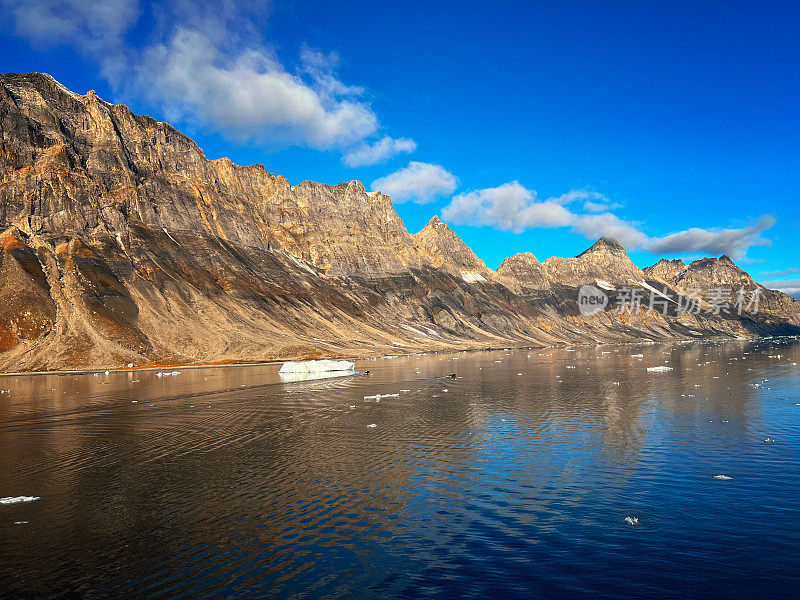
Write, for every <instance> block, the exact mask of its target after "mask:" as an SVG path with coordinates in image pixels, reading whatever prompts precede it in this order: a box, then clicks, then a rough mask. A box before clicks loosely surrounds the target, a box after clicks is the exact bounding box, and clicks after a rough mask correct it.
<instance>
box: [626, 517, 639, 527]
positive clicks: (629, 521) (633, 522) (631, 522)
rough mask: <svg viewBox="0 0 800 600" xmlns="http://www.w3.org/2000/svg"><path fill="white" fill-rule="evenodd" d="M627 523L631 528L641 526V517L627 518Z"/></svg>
mask: <svg viewBox="0 0 800 600" xmlns="http://www.w3.org/2000/svg"><path fill="white" fill-rule="evenodd" d="M625 522H626V523H627V524H628V525H630V526H631V527H635V526H636V525H638V524H639V517H625Z"/></svg>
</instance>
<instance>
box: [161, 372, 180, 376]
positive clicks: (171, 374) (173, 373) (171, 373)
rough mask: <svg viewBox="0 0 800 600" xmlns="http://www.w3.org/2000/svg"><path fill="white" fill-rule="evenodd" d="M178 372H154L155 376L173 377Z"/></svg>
mask: <svg viewBox="0 0 800 600" xmlns="http://www.w3.org/2000/svg"><path fill="white" fill-rule="evenodd" d="M180 374H181V372H180V371H159V372H158V373H156V377H175V376H176V375H180Z"/></svg>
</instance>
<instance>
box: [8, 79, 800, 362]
mask: <svg viewBox="0 0 800 600" xmlns="http://www.w3.org/2000/svg"><path fill="white" fill-rule="evenodd" d="M713 260H716V259H713ZM719 261H722V259H719ZM693 264H694V263H693ZM734 266H735V265H734ZM689 268H690V269H691V268H692V267H691V265H690V267H689ZM725 269H728V267H727V266H725ZM725 269H723V268H722V266H718V267H715V268H712V269H711V270H708V269H705V268H700V267H697V268H695V269H694V271H693V273H694V274H693V275H692V277H695V278H697V279H698V280H701V279H703V278H706V279H707V280H708V281H712V280H713V281H717V280H721V279H720V278H723V279H724V278H725V277H728V276H727V275H724V273H725V272H727V271H725ZM647 277H648V276H647V275H646V274H645V273H643V272H642V271H641V270H639V269H638V268H636V267H635V265H633V263H631V262H630V260H629V259H628V257H627V255H626V254H625V251H624V249H622V247H621V246H619V244H616V242H613V241H611V240H605V239H601V240H599V241H598V242H597V243H596V244H595V245H594V246H592V248H590V249H589V250H587V251H586V252H584V253H582V254H580V255H579V256H577V257H575V258H568V259H558V258H551V259H548V260H547V261H545V263H544V264H540V263H539V262H538V261H537V260H536V259H535V257H533V255H529V254H523V255H517V256H515V257H511V258H509V259H507V260H506V261H504V262H503V264H502V265H501V267H500V268H499V269H498V271H497V273H495V272H493V271H491V269H488V268H487V267H486V266H485V265H484V264H483V262H482V261H481V260H480V259H479V258H478V257H477V256H475V254H474V253H473V252H472V251H471V250H470V249H469V248H468V247H467V245H466V244H464V242H463V241H462V240H461V239H460V238H459V237H458V236H457V235H456V234H455V232H454V231H453V230H452V229H450V228H449V227H448V226H447V225H446V224H444V223H442V222H441V221H439V219H438V218H434V219H432V220H431V222H430V223H428V225H426V227H425V228H424V229H423V230H422V231H420V232H419V233H417V234H414V235H412V234H410V233H409V232H408V231H407V229H406V227H405V225H404V223H403V222H402V220H401V219H400V218H399V217H398V215H397V213H396V212H395V211H394V208H393V206H392V203H391V199H390V198H389V197H388V196H386V195H384V194H381V193H380V192H374V193H372V192H367V191H366V190H365V189H364V186H363V185H362V184H361V183H360V182H358V181H350V182H347V183H340V184H338V185H334V186H331V185H325V184H321V183H314V182H310V181H304V182H301V183H299V184H297V185H294V186H293V185H291V184H290V183H289V182H288V181H287V180H286V179H285V178H283V177H281V176H280V175H273V174H271V173H269V172H267V170H266V169H265V168H264V167H263V166H261V165H251V166H238V165H235V164H233V163H232V162H231V161H230V160H228V159H226V158H222V159H217V160H208V159H207V158H206V157H205V155H204V154H203V152H202V150H201V149H200V148H198V146H197V145H196V144H195V143H194V142H193V141H192V140H191V139H189V138H188V137H186V136H185V135H183V134H181V133H180V132H178V131H176V130H175V129H174V128H172V127H171V126H170V125H167V124H165V123H160V122H157V121H155V120H153V119H151V118H150V117H147V116H141V115H135V114H133V113H132V112H131V111H130V110H129V109H128V108H127V107H125V106H123V105H114V104H109V103H107V102H105V101H103V100H102V99H100V98H98V97H97V95H96V94H95V93H94V92H89V93H87V94H84V95H79V94H76V93H74V92H71V91H69V90H68V89H66V88H65V87H64V86H62V85H60V84H59V83H58V82H56V81H55V80H54V79H53V78H52V77H50V76H49V75H44V74H39V73H30V74H26V75H19V74H13V73H12V74H6V75H0V370H3V371H14V370H36V369H56V368H76V369H81V368H109V367H115V366H124V365H128V364H133V365H137V366H138V365H147V364H184V363H214V362H221V361H266V360H279V359H291V358H295V359H296V358H311V357H322V356H330V357H337V356H350V357H358V356H375V355H380V354H392V353H397V352H418V351H426V352H427V351H437V350H453V349H475V348H496V347H509V346H525V347H527V346H533V345H543V344H563V343H595V342H597V341H629V340H637V339H638V340H642V339H653V340H657V339H674V338H686V337H699V336H757V335H775V334H782V333H796V332H798V331H800V311H799V310H798V306H799V305H800V304H799V303H797V302H795V301H793V300H791V301H790V300H786V299H785V298H783V297H781V296H779V295H778V294H779V293H778V292H771V294H773V295H771V296H770V298H771V300H770V301H771V302H772V305H771V306H772V308H771V312H769V313H767V314H765V315H762V314H761V313H759V314H758V315H757V316H743V317H738V316H737V317H736V318H731V317H729V316H726V317H724V318H723V317H722V316H716V315H705V314H704V315H697V316H693V317H691V318H690V319H688V320H687V319H686V318H683V317H680V318H679V317H677V316H675V317H673V316H669V315H667V316H662V315H646V314H643V313H641V314H640V313H638V312H637V313H634V314H630V315H626V316H625V317H624V318H621V317H620V316H619V315H617V314H616V313H614V312H612V311H611V308H610V306H609V309H608V310H606V311H605V312H603V313H601V314H599V315H596V316H594V317H584V316H582V315H581V314H580V312H579V311H578V304H577V293H578V290H577V288H578V287H580V285H583V284H584V283H596V282H597V281H598V280H600V281H603V282H605V283H607V284H609V286H614V285H616V286H619V285H631V284H632V283H636V282H645V280H646V279H647ZM731 277H732V276H731ZM731 280H732V279H731ZM677 284H678V282H677V280H676V281H675V282H672V281H671V280H670V283H669V285H671V286H672V285H677ZM664 285H666V282H665V283H664ZM607 287H608V286H607ZM787 298H788V297H787Z"/></svg>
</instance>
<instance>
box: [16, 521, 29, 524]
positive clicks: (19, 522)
mask: <svg viewBox="0 0 800 600" xmlns="http://www.w3.org/2000/svg"><path fill="white" fill-rule="evenodd" d="M27 524H28V521H14V525H27Z"/></svg>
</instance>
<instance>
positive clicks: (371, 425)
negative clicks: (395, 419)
mask: <svg viewBox="0 0 800 600" xmlns="http://www.w3.org/2000/svg"><path fill="white" fill-rule="evenodd" d="M377 426H378V424H377V423H370V424H369V425H367V427H369V428H370V429H374V428H375V427H377Z"/></svg>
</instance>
